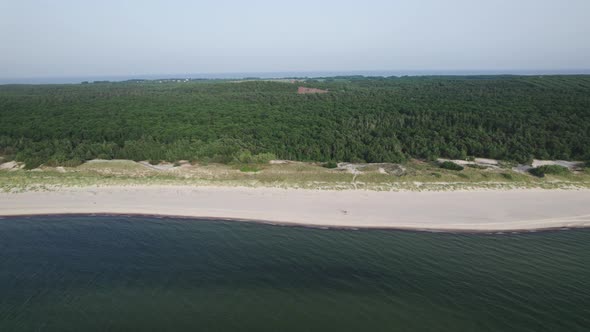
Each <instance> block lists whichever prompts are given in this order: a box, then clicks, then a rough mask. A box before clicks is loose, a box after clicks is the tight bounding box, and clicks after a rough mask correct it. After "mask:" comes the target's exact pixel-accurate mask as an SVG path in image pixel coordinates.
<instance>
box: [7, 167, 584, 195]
mask: <svg viewBox="0 0 590 332" xmlns="http://www.w3.org/2000/svg"><path fill="white" fill-rule="evenodd" d="M355 167H356V170H355V171H351V169H342V168H326V167H323V165H322V164H319V163H317V164H316V163H302V162H288V163H284V164H248V165H224V164H195V165H190V164H185V165H177V166H176V167H173V168H170V169H166V170H159V169H153V168H150V167H149V165H144V164H140V163H137V162H134V161H128V160H115V161H92V162H87V163H84V164H82V165H80V166H77V167H65V168H53V167H44V168H41V169H36V170H32V171H27V170H10V171H9V170H2V171H0V190H2V191H13V192H18V191H24V190H50V189H51V188H57V187H71V186H73V187H83V186H94V185H96V186H112V185H117V186H127V185H129V186H134V185H189V186H246V187H277V188H306V189H335V190H343V189H366V190H461V189H510V188H546V189H553V188H563V189H569V188H590V171H589V170H588V169H585V170H583V171H580V172H575V173H573V172H566V173H560V174H547V175H546V176H545V177H543V178H539V177H535V176H533V175H531V174H528V173H523V172H516V171H513V170H512V169H510V168H473V167H465V168H464V169H463V170H461V171H456V170H448V169H443V168H440V167H439V166H438V165H437V164H436V163H427V162H421V161H410V162H407V163H405V164H403V165H396V164H370V165H356V166H355Z"/></svg>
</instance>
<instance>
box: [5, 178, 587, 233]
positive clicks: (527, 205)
mask: <svg viewBox="0 0 590 332" xmlns="http://www.w3.org/2000/svg"><path fill="white" fill-rule="evenodd" d="M63 213H97V214H98V213H100V214H102V213H104V214H153V215H172V216H184V217H212V218H224V219H225V218H227V219H242V220H245V219H247V220H259V221H270V222H275V223H281V224H293V225H310V226H319V227H354V228H395V229H428V230H449V231H511V230H533V229H547V228H562V227H590V190H508V191H469V192H468V191H453V192H374V191H361V190H358V191H313V190H297V189H270V188H260V189H250V188H220V187H182V186H137V187H88V188H64V189H58V190H56V191H51V192H25V193H0V216H9V215H29V214H63Z"/></svg>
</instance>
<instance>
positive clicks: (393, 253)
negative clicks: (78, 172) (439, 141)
mask: <svg viewBox="0 0 590 332" xmlns="http://www.w3.org/2000/svg"><path fill="white" fill-rule="evenodd" d="M133 330H139V331H339V332H342V331H552V332H556V331H567V332H573V331H590V230H575V231H574V230H571V231H561V232H541V233H533V234H504V235H483V234H480V235H474V234H442V233H439V234H437V233H418V232H416V233H414V232H399V231H350V230H348V231H346V230H318V229H306V228H295V227H279V226H269V225H256V224H246V223H238V222H220V221H204V220H200V221H196V220H183V219H172V218H170V219H168V218H166V219H158V218H147V217H112V216H111V217H107V216H102V217H89V216H88V217H34V218H8V219H0V331H133Z"/></svg>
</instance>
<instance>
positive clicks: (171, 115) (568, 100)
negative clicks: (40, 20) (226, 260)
mask: <svg viewBox="0 0 590 332" xmlns="http://www.w3.org/2000/svg"><path fill="white" fill-rule="evenodd" d="M299 87H307V88H316V89H323V90H328V93H323V94H313V93H311V94H298V93H297V91H298V88H299ZM0 155H2V156H3V157H4V160H5V161H6V160H10V159H14V160H17V161H22V162H25V163H26V165H27V168H35V167H38V166H39V165H42V164H45V165H53V166H56V165H65V166H75V165H78V164H80V163H81V162H83V161H85V160H89V159H94V158H101V159H131V160H167V161H177V160H190V161H206V162H219V163H231V162H235V161H241V162H249V161H253V162H257V161H258V162H260V161H263V160H264V159H269V158H279V159H290V160H300V161H322V162H326V161H351V162H403V161H405V160H407V159H409V158H417V159H424V160H432V159H434V158H437V157H446V158H453V159H464V158H467V157H468V156H477V157H487V158H494V159H502V160H511V161H517V162H520V163H526V162H527V161H530V160H531V159H532V158H538V159H564V160H589V159H590V76H584V75H572V76H423V77H387V78H385V77H362V76H350V77H327V78H319V79H301V80H284V81H267V80H258V79H252V80H243V81H230V80H190V81H187V82H170V81H163V82H160V81H157V80H156V81H141V80H135V81H126V82H94V83H86V82H85V84H66V85H0Z"/></svg>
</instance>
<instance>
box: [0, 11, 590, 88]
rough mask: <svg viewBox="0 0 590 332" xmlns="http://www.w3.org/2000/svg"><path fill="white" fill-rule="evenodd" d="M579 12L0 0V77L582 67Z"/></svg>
mask: <svg viewBox="0 0 590 332" xmlns="http://www.w3.org/2000/svg"><path fill="white" fill-rule="evenodd" d="M588 12H590V2H588V1H585V0H571V1H567V3H565V2H563V1H556V0H538V1H533V0H521V1H519V2H518V3H515V2H513V1H507V0H499V1H494V2H492V3H479V2H473V1H467V0H450V1H446V2H444V3H442V2H439V1H435V0H421V1H413V2H409V1H407V2H406V1H385V0H372V1H366V2H364V3H363V4H362V5H361V4H357V3H353V2H342V1H334V0H329V1H323V2H321V3H320V2H314V1H310V0H301V1H298V2H293V3H288V4H285V3H277V2H274V1H268V0H259V1H255V0H253V1H249V2H247V3H244V2H237V1H229V0H223V1H215V2H213V1H199V2H192V1H185V0H172V1H166V2H164V1H139V0H129V1H125V2H120V1H114V0H106V1H101V2H100V3H90V2H85V3H82V2H80V1H73V0H63V1H59V2H55V3H50V2H45V3H43V2H39V1H33V0H22V1H19V2H8V1H7V2H4V3H3V4H0V27H1V28H2V29H0V38H1V40H2V41H3V43H2V44H3V45H2V46H3V51H2V57H1V58H0V82H2V83H12V82H21V81H23V82H30V81H33V80H34V79H41V80H42V79H56V78H84V77H88V78H91V77H96V78H101V77H122V78H141V77H147V76H149V77H158V76H162V78H165V77H171V76H175V75H178V76H182V77H195V76H194V75H197V78H198V77H202V76H207V75H209V76H216V75H230V74H236V73H240V74H261V73H268V74H271V73H303V74H304V73H309V72H321V73H330V72H334V73H370V72H392V73H397V72H399V73H410V74H411V73H433V74H437V73H447V74H452V73H457V74H461V73H465V72H471V73H474V74H480V73H501V74H527V73H528V74H535V73H538V74H552V73H554V74H575V73H580V74H585V73H589V69H590V42H588V40H587V35H589V34H590V20H587V19H586V16H587V15H586V14H587V13H588ZM195 73H196V74H195ZM27 80H28V81H27Z"/></svg>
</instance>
